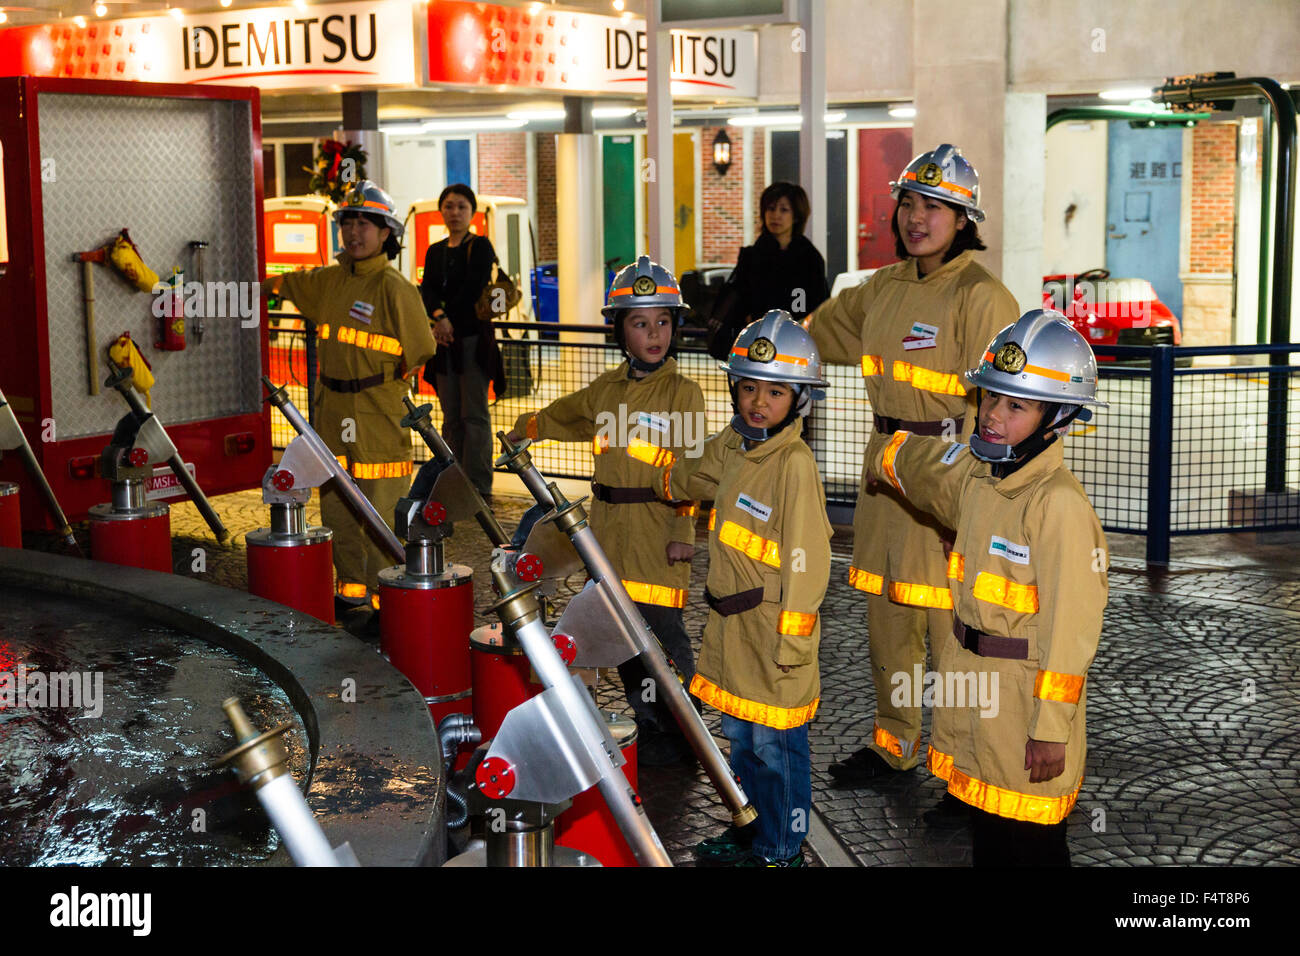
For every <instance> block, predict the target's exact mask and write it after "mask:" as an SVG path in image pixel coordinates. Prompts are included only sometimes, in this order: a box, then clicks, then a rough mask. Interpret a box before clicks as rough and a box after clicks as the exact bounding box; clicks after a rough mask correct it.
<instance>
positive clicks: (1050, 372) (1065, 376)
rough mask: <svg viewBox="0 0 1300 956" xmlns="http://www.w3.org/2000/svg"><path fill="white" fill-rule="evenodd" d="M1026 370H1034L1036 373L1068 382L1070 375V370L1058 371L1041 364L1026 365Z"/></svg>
mask: <svg viewBox="0 0 1300 956" xmlns="http://www.w3.org/2000/svg"><path fill="white" fill-rule="evenodd" d="M1025 371H1026V372H1033V373H1034V374H1035V375H1041V376H1043V377H1044V378H1052V379H1056V381H1058V382H1068V381H1069V380H1070V375H1069V373H1068V372H1058V371H1057V370H1056V369H1054V368H1043V367H1042V366H1041V365H1026V366H1025Z"/></svg>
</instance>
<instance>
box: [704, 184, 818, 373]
mask: <svg viewBox="0 0 1300 956" xmlns="http://www.w3.org/2000/svg"><path fill="white" fill-rule="evenodd" d="M758 207H759V211H760V215H761V216H762V222H763V232H762V235H760V236H759V237H758V239H757V240H755V242H754V244H753V245H752V246H745V247H744V248H743V249H741V250H740V255H739V256H738V257H737V259H736V268H735V269H733V270H732V272H731V278H729V279H728V280H727V284H726V286H724V287H723V290H722V292H721V293H719V295H718V300H717V305H716V306H715V307H714V309H713V316H712V318H710V320H709V330H710V336H709V351H710V353H711V354H712V355H713V356H714V358H716V359H718V360H719V361H722V360H725V359H726V358H727V356H728V355H729V353H730V351H731V343H732V342H733V341H735V338H736V336H737V335H738V334H739V333H740V330H741V329H743V328H744V327H745V326H747V325H748V324H749V323H750V322H753V321H755V320H757V319H759V318H761V317H762V316H764V315H766V314H767V313H768V312H770V311H771V310H773V309H781V310H783V311H785V312H789V313H790V315H791V316H793V317H794V318H795V319H796V320H802V319H803V318H804V316H806V315H808V314H809V313H810V312H812V311H813V310H814V309H816V308H817V306H819V305H821V304H822V303H823V302H825V301H826V300H827V299H828V298H829V297H830V288H829V287H828V286H827V284H826V260H825V259H823V258H822V254H821V253H820V252H818V251H817V247H816V246H814V245H813V244H812V242H811V241H810V240H809V239H808V238H807V237H806V236H805V235H804V234H803V228H804V225H805V223H807V222H808V216H809V214H810V213H811V211H812V207H811V206H810V204H809V202H808V194H807V193H805V192H804V191H803V188H802V187H800V186H798V185H797V184H795V183H787V182H775V183H772V185H770V186H768V187H767V188H766V189H764V190H763V195H762V196H761V197H760V198H759V201H758Z"/></svg>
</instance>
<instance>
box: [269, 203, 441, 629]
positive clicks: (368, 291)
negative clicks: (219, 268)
mask: <svg viewBox="0 0 1300 956" xmlns="http://www.w3.org/2000/svg"><path fill="white" fill-rule="evenodd" d="M334 221H335V222H336V223H338V224H339V232H340V236H341V238H342V242H343V250H342V251H341V252H339V254H338V256H337V259H338V264H337V265H333V266H328V267H324V268H320V269H313V270H311V271H310V272H292V273H289V274H287V275H284V276H281V277H278V278H279V279H282V280H283V287H282V289H280V290H279V291H281V292H282V294H283V295H284V296H285V297H286V298H289V299H292V300H293V302H294V304H295V305H297V306H298V309H299V311H301V312H302V313H303V315H305V316H307V317H309V318H310V319H311V320H312V321H314V322H315V323H316V336H317V339H318V345H317V356H318V358H319V363H320V373H319V377H318V378H317V381H316V393H315V396H314V399H313V400H314V402H315V409H316V431H317V432H318V433H319V434H320V437H321V438H322V439H323V440H324V442H325V444H326V445H328V446H329V449H330V451H332V452H333V453H334V454H335V455H337V456H338V458H339V461H340V462H342V463H343V464H344V466H345V467H346V468H347V469H348V473H349V474H350V475H352V477H353V478H354V479H356V482H357V486H358V487H359V488H360V489H361V492H362V494H364V495H365V496H366V497H367V498H369V499H370V501H371V503H373V504H374V506H375V508H376V509H377V510H378V511H379V513H380V514H381V515H383V516H384V520H386V521H388V522H390V523H391V522H392V520H393V509H394V507H395V506H396V504H397V499H398V498H400V497H401V496H402V495H403V494H404V493H405V492H406V489H407V488H408V487H409V486H410V483H411V435H410V432H409V431H408V430H407V429H404V428H402V427H401V425H400V424H399V423H400V422H401V419H402V416H403V414H405V411H406V410H405V408H404V406H403V405H402V397H403V396H404V395H407V394H408V392H409V388H408V386H407V383H406V381H405V378H406V376H407V375H408V374H410V373H411V372H414V371H415V370H416V369H418V368H419V367H420V366H421V365H423V364H424V363H425V362H426V361H428V360H429V358H430V357H431V356H432V355H433V353H434V349H435V348H436V346H435V345H434V340H433V334H432V332H430V330H429V321H428V319H427V318H426V316H425V313H424V304H423V303H422V302H421V301H420V293H419V290H417V289H416V287H415V286H413V285H412V284H411V283H410V282H408V281H407V280H406V279H405V278H403V276H402V275H401V274H400V273H399V272H397V271H396V270H395V269H392V268H389V260H391V259H393V258H395V257H396V256H397V254H398V251H399V249H400V241H401V237H402V222H401V220H400V219H398V218H397V216H396V210H395V209H394V207H393V200H392V198H391V197H389V195H388V194H387V193H386V192H384V191H383V190H382V189H380V188H379V187H378V186H376V185H375V184H374V183H372V182H370V181H369V180H364V181H363V182H361V183H360V184H358V185H357V187H356V188H355V189H354V190H352V192H350V193H349V194H348V195H347V197H346V199H345V200H344V203H343V205H342V206H340V207H339V208H338V209H337V210H335V212H334ZM273 284H274V285H277V286H278V285H279V283H275V282H274V280H272V282H269V283H267V285H268V286H271V285H273ZM270 291H276V289H275V288H272V289H270ZM321 521H322V522H323V523H324V524H325V525H326V526H327V527H329V528H330V529H332V530H333V532H334V568H335V571H336V572H337V583H336V590H337V594H338V596H339V598H340V599H341V600H342V603H344V604H346V605H354V606H355V605H358V604H363V603H365V601H366V598H367V596H368V595H369V596H370V602H371V604H372V606H374V607H376V608H377V607H378V594H379V572H380V570H382V569H383V568H386V567H388V566H390V565H392V564H393V563H394V559H393V557H392V555H390V554H388V553H387V552H386V551H385V550H384V549H382V548H381V547H379V546H378V545H377V544H376V543H375V542H374V541H373V540H372V539H371V538H370V536H369V535H368V534H367V533H366V531H365V529H364V528H363V527H362V525H361V524H360V522H359V520H358V519H357V517H356V516H355V515H354V514H353V513H352V510H351V509H350V508H349V507H348V505H347V503H346V502H345V501H344V500H343V498H342V496H341V495H339V494H338V493H337V492H336V491H334V490H333V488H332V487H331V486H330V485H329V484H326V485H325V486H324V487H322V488H321Z"/></svg>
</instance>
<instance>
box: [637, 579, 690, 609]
mask: <svg viewBox="0 0 1300 956" xmlns="http://www.w3.org/2000/svg"><path fill="white" fill-rule="evenodd" d="M623 587H624V588H626V589H627V593H628V596H629V597H630V598H632V600H633V601H635V602H636V603H637V604H654V605H656V606H658V607H685V606H686V592H685V591H683V590H680V589H678V588H666V587H664V586H663V585H660V584H646V583H644V582H642V581H624V582H623Z"/></svg>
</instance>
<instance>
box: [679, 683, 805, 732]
mask: <svg viewBox="0 0 1300 956" xmlns="http://www.w3.org/2000/svg"><path fill="white" fill-rule="evenodd" d="M691 693H692V694H694V695H695V696H696V697H698V698H699V699H700V700H702V701H704V703H706V704H708V705H709V706H710V707H714V708H716V709H718V710H720V711H722V712H723V713H724V714H730V715H731V716H732V717H738V718H739V719H741V720H748V721H749V722H750V723H753V724H762V725H763V726H764V727H771V728H773V729H775V730H789V729H790V728H791V727H802V726H803V725H804V724H806V723H808V721H810V720H812V719H813V717H814V716H816V714H817V705H818V704H820V703H821V698H814V700H813V702H812V703H811V704H805V705H804V706H802V707H777V706H775V705H773V704H761V703H759V702H758V701H756V700H747V699H745V698H744V697H737V696H736V695H735V694H730V693H728V692H727V691H725V690H723V689H722V688H721V687H719V686H718V685H717V684H715V683H713V682H712V681H710V680H708V679H707V678H705V677H701V676H700V675H699V673H696V675H695V676H694V677H692V678H691Z"/></svg>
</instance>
